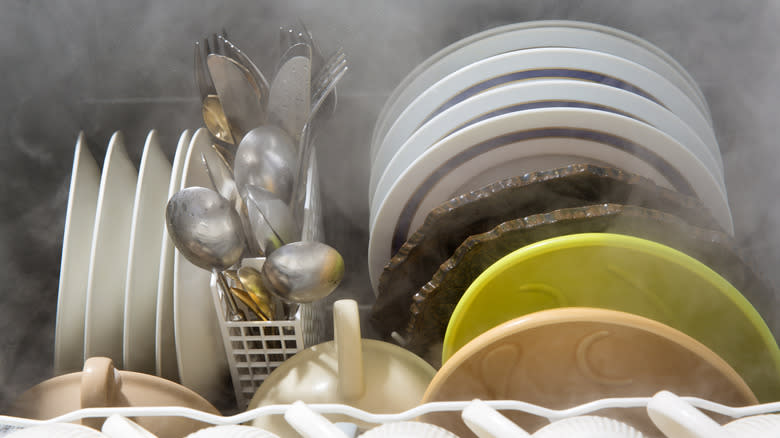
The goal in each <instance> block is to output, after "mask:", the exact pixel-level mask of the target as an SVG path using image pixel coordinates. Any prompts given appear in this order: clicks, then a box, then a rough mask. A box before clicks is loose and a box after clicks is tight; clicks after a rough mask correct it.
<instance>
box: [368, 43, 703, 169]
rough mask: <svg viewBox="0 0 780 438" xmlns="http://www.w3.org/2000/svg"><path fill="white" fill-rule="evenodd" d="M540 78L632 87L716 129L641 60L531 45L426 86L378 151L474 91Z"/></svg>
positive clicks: (697, 125) (695, 124)
mask: <svg viewBox="0 0 780 438" xmlns="http://www.w3.org/2000/svg"><path fill="white" fill-rule="evenodd" d="M539 78H570V79H577V80H583V81H588V82H597V83H603V84H605V85H609V86H612V87H617V88H620V89H624V90H627V91H631V92H633V93H635V94H637V95H641V96H643V97H645V98H648V99H650V100H654V101H656V102H657V103H659V104H661V105H663V106H664V107H666V108H667V109H669V110H670V111H671V112H673V113H674V114H676V115H677V116H678V117H680V118H681V119H682V120H683V121H685V123H687V124H688V125H689V126H691V128H692V129H693V130H694V131H695V132H696V133H698V134H699V135H700V136H701V135H706V134H707V133H708V132H709V133H711V131H712V127H711V126H710V125H709V123H708V122H707V120H706V119H705V118H704V116H703V115H702V113H701V112H700V110H699V109H698V108H697V107H696V105H695V104H694V103H693V102H692V101H691V100H690V98H688V96H686V95H685V94H684V93H682V92H681V91H680V90H679V89H677V88H676V87H675V86H674V85H672V84H671V83H670V82H669V81H667V80H666V79H664V78H663V77H662V76H660V75H659V74H657V73H655V72H653V71H651V70H649V69H647V68H645V67H642V66H641V65H639V64H636V63H633V62H631V61H627V60H625V59H623V58H619V57H616V56H613V55H608V54H605V53H601V52H594V51H591V50H584V49H567V48H541V49H527V50H520V51H516V52H510V53H504V54H501V55H496V56H493V57H491V58H487V59H483V60H481V61H479V62H476V63H473V64H470V65H468V66H467V67H464V68H462V69H460V70H458V71H456V72H454V73H452V74H450V75H448V76H446V77H444V78H443V79H441V80H440V81H439V82H437V83H436V84H434V85H433V86H431V87H430V88H428V89H427V90H425V91H424V92H423V93H422V94H420V95H419V96H417V98H416V99H415V100H414V101H413V102H412V103H411V104H409V106H407V107H406V109H405V110H404V111H403V112H402V113H401V115H399V116H398V118H397V119H396V121H395V122H394V123H393V124H392V126H391V127H390V129H388V131H387V134H386V135H385V136H384V138H383V139H382V142H381V144H380V146H379V148H378V149H377V157H380V156H384V154H392V153H393V152H394V150H396V149H397V148H398V147H400V146H401V145H402V144H403V143H404V142H405V141H406V140H407V139H408V138H409V136H411V134H412V133H414V131H415V130H417V129H418V128H419V127H420V126H421V125H423V124H424V123H425V122H427V121H428V120H430V119H431V118H432V117H435V116H436V115H437V114H439V113H441V112H443V111H445V110H446V109H447V108H449V107H452V106H453V105H456V104H457V103H459V102H461V101H463V100H465V99H467V98H469V97H471V96H475V95H477V94H479V93H482V92H485V91H487V90H489V89H491V88H495V87H497V86H500V85H502V84H508V83H511V82H517V81H527V80H530V79H539ZM707 138H709V137H707Z"/></svg>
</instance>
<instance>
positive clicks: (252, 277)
mask: <svg viewBox="0 0 780 438" xmlns="http://www.w3.org/2000/svg"><path fill="white" fill-rule="evenodd" d="M261 277H262V274H261V273H260V271H258V270H257V269H255V268H253V267H251V266H242V267H240V268H239V269H238V278H239V282H240V283H241V285H242V286H244V289H246V290H247V291H248V292H250V293H251V294H252V295H254V296H255V297H257V300H258V301H259V302H260V303H262V305H261V304H260V303H258V306H259V307H260V308H261V309H262V310H263V311H264V312H267V313H266V315H269V316H271V318H273V316H274V311H273V310H271V309H272V308H271V306H272V303H273V299H272V298H271V295H270V294H269V293H268V291H266V290H265V289H263V283H262V280H261Z"/></svg>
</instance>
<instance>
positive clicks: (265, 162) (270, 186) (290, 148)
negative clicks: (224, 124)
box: [233, 125, 298, 204]
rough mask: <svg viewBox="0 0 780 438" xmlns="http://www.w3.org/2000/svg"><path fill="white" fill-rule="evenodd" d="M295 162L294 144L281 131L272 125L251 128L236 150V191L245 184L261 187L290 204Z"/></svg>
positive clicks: (234, 165) (234, 170)
mask: <svg viewBox="0 0 780 438" xmlns="http://www.w3.org/2000/svg"><path fill="white" fill-rule="evenodd" d="M297 161H298V159H297V155H296V146H295V143H294V142H293V140H292V138H290V136H289V135H287V133H286V132H285V131H284V130H282V129H281V128H278V127H276V126H271V125H266V126H260V127H258V128H255V129H252V130H251V131H249V132H247V133H246V135H244V138H243V139H242V140H241V142H240V143H239V144H238V150H236V158H235V160H234V162H233V173H234V175H235V180H236V184H237V185H238V188H239V190H241V189H243V187H245V186H248V185H253V186H257V187H260V188H263V189H265V190H268V191H269V192H271V193H273V194H274V195H276V196H277V197H278V198H279V199H281V200H282V201H283V202H284V203H286V204H289V202H290V199H292V192H293V184H294V178H295V173H296V169H297V164H296V163H297Z"/></svg>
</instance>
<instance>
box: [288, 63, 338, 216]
mask: <svg viewBox="0 0 780 438" xmlns="http://www.w3.org/2000/svg"><path fill="white" fill-rule="evenodd" d="M326 65H327V66H328V68H327V70H323V74H322V78H319V77H318V79H317V84H318V85H317V90H316V93H315V95H314V96H313V102H314V103H313V104H312V107H311V112H310V113H309V117H308V118H307V119H306V123H305V124H304V126H303V129H302V132H301V138H300V141H299V144H298V169H297V172H296V176H295V179H294V180H293V181H294V186H293V195H292V196H293V197H292V201H291V204H290V206H291V208H292V212H293V217H294V218H295V221H296V224H297V225H298V227H299V230H300V229H301V227H302V225H303V210H304V206H303V204H304V202H303V199H304V198H305V195H306V172H308V171H309V167H310V163H311V155H312V154H311V152H312V147H313V144H314V143H313V141H312V136H313V132H314V125H315V124H316V122H317V121H318V120H319V119H317V113H318V111H319V110H320V108H321V107H322V104H323V102H324V101H325V99H326V97H327V96H328V94H330V93H331V92H332V91H333V90H334V89H335V88H336V84H337V83H338V82H339V81H340V80H341V78H343V77H344V74H345V73H346V72H347V69H348V67H347V60H346V56H345V55H344V53H343V52H342V51H341V50H338V51H337V52H336V53H335V54H334V55H333V56H331V58H330V60H329V61H328V62H327V63H326ZM318 76H320V75H318Z"/></svg>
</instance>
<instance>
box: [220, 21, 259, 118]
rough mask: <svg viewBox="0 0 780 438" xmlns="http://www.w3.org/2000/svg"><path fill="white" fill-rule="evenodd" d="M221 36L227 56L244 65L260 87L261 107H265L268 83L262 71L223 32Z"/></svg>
mask: <svg viewBox="0 0 780 438" xmlns="http://www.w3.org/2000/svg"><path fill="white" fill-rule="evenodd" d="M219 38H222V40H223V42H224V45H225V48H226V51H227V56H229V57H231V58H233V59H234V60H236V61H237V62H238V63H239V64H241V65H242V66H244V68H246V69H247V70H248V71H249V73H250V74H251V75H252V78H253V79H254V80H255V83H256V84H257V87H258V88H259V89H260V101H261V104H262V105H263V107H265V106H266V105H267V104H268V92H269V89H270V85H269V83H268V80H267V79H266V78H265V75H264V74H263V72H262V71H261V70H260V69H259V68H258V67H257V65H255V63H254V62H252V60H251V59H250V58H249V57H248V56H247V55H246V54H244V52H242V51H241V49H239V48H238V46H236V45H235V44H233V43H232V42H231V41H230V40H228V39H227V36H225V35H224V33H223V34H222V35H221V36H220V37H219Z"/></svg>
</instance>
